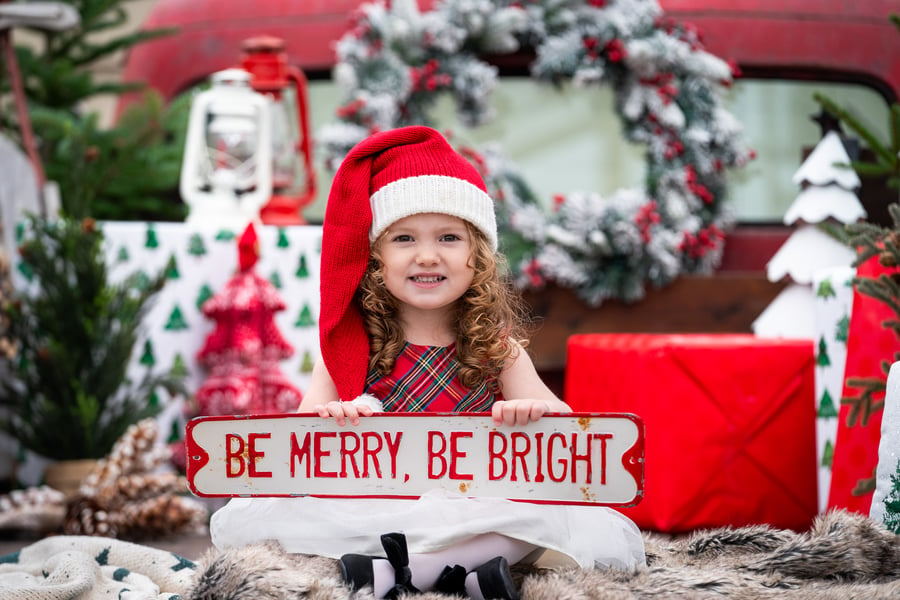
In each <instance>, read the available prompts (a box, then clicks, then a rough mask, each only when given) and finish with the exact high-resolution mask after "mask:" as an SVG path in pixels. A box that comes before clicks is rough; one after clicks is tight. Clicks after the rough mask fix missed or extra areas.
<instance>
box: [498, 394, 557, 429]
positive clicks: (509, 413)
mask: <svg viewBox="0 0 900 600" xmlns="http://www.w3.org/2000/svg"><path fill="white" fill-rule="evenodd" d="M548 412H550V404H549V403H547V402H546V401H545V400H504V401H501V402H495V403H494V405H493V406H492V407H491V417H492V418H493V419H494V423H495V424H497V425H500V424H503V425H510V426H512V425H527V424H528V423H529V422H530V421H537V420H538V419H540V418H541V417H543V416H544V415H545V414H547V413H548Z"/></svg>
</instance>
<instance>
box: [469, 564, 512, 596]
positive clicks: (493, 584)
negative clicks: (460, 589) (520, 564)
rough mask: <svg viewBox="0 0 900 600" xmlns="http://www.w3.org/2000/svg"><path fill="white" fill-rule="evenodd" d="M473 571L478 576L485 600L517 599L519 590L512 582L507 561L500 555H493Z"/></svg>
mask: <svg viewBox="0 0 900 600" xmlns="http://www.w3.org/2000/svg"><path fill="white" fill-rule="evenodd" d="M474 573H475V574H476V575H477V576H478V587H479V588H480V589H481V595H482V596H484V597H485V598H486V599H487V600H498V599H499V600H519V592H518V590H517V589H516V585H515V583H513V579H512V573H510V571H509V563H508V562H506V559H505V558H503V557H502V556H497V557H494V558H492V559H491V560H489V561H487V562H486V563H484V564H483V565H481V566H480V567H475V569H474Z"/></svg>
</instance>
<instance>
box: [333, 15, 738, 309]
mask: <svg viewBox="0 0 900 600" xmlns="http://www.w3.org/2000/svg"><path fill="white" fill-rule="evenodd" d="M523 48H533V49H534V50H535V51H536V59H535V60H534V61H533V62H532V64H531V73H532V76H533V77H534V78H536V79H537V80H540V81H547V82H551V83H554V84H560V85H561V84H564V83H565V82H571V84H572V85H574V86H588V85H596V84H601V83H602V84H610V85H612V86H613V88H614V97H615V111H616V113H617V114H618V115H619V117H620V118H621V120H622V122H623V130H624V134H625V137H626V139H628V140H629V141H632V142H639V143H643V144H646V146H647V151H646V155H647V174H646V188H645V189H643V190H633V189H625V190H619V191H616V192H614V193H612V194H611V195H609V196H606V197H604V196H601V195H600V194H598V193H594V192H589V193H586V192H570V193H566V194H559V195H557V196H556V197H555V198H554V199H553V202H552V207H551V208H547V207H545V203H542V202H540V201H539V200H538V199H537V198H536V197H535V194H534V193H533V192H532V191H531V189H530V188H529V186H528V185H527V183H526V181H525V179H524V178H523V177H522V175H521V174H520V173H519V172H518V171H517V169H516V167H515V165H513V164H512V163H511V161H510V160H508V159H506V158H505V157H504V156H503V155H502V152H501V151H500V150H499V149H498V148H497V147H496V146H493V147H487V148H484V149H481V150H480V151H475V150H473V149H460V151H461V152H464V153H467V154H468V155H469V157H470V158H471V159H472V160H473V162H475V163H476V164H477V165H478V166H479V167H480V169H481V170H482V173H483V175H484V177H485V180H486V182H487V185H488V187H489V190H490V191H491V193H492V195H493V197H494V198H495V200H496V202H497V216H498V221H499V225H500V232H501V250H502V251H503V252H504V253H505V254H506V255H507V257H508V259H509V263H510V268H511V270H512V274H513V276H514V279H515V281H516V282H517V284H518V285H519V286H520V287H521V288H539V287H541V286H542V285H544V284H545V283H546V282H554V283H555V284H557V285H560V286H563V287H570V288H573V289H574V290H575V291H576V292H577V293H578V295H579V296H580V297H581V298H582V299H583V300H584V301H585V302H587V303H588V304H590V305H593V306H597V305H599V304H601V303H602V302H603V301H604V300H605V299H607V298H615V299H619V300H623V301H626V302H633V301H637V300H639V299H641V298H643V297H644V294H645V289H646V286H647V285H648V284H650V285H652V286H654V287H662V286H664V285H666V284H668V283H670V282H671V281H672V280H674V279H675V278H676V277H678V276H679V275H680V274H682V273H709V272H711V271H712V270H713V269H714V268H715V267H716V266H718V264H719V262H720V260H721V254H722V246H723V238H724V231H725V230H726V229H727V227H728V226H729V225H730V224H731V216H730V215H729V212H728V210H727V208H726V206H725V203H724V196H725V191H726V180H725V175H726V171H727V169H729V168H732V167H736V166H742V165H743V164H744V163H746V162H747V161H748V160H749V159H751V158H752V157H753V153H752V151H750V150H749V149H747V148H746V147H745V146H744V145H743V143H742V137H741V131H742V128H741V126H740V124H739V123H738V121H737V120H736V119H735V118H734V117H733V116H732V115H731V114H730V113H729V112H728V111H727V110H725V109H724V108H722V106H721V101H720V99H721V95H722V92H723V89H724V88H725V87H727V86H729V85H730V84H731V81H732V76H733V74H734V69H733V68H732V67H731V66H729V65H728V64H727V63H726V62H724V61H723V60H721V59H719V58H717V57H715V56H713V55H711V54H710V53H708V52H706V51H705V50H704V49H703V46H702V44H701V41H700V36H699V34H698V32H697V31H696V30H695V29H694V28H692V27H690V26H686V25H681V24H678V23H675V22H673V21H672V20H671V19H668V18H666V17H665V16H664V15H663V11H662V10H661V8H660V7H659V5H658V4H657V2H656V0H443V1H440V0H438V2H437V3H436V5H435V6H434V8H433V10H431V11H427V12H420V11H419V9H418V7H417V5H416V1H415V0H392V1H391V2H390V4H389V5H388V4H385V2H384V1H383V0H380V1H375V2H371V3H366V4H363V5H361V6H360V7H359V8H358V9H357V11H356V12H355V14H354V17H353V26H352V28H351V29H350V30H349V31H348V32H347V33H346V34H345V35H344V36H343V37H342V38H341V39H340V40H339V41H338V43H337V59H338V62H337V65H336V67H335V71H334V76H335V80H336V82H337V84H338V85H339V87H340V88H341V89H342V91H343V92H344V100H343V104H342V105H341V107H340V108H339V109H338V115H337V116H338V122H337V123H333V124H330V125H328V126H326V127H324V128H323V129H322V130H321V131H320V132H319V136H318V142H319V143H320V144H321V145H322V147H324V149H325V153H326V156H327V159H328V161H329V162H330V164H331V165H332V166H334V165H336V164H337V162H338V161H339V160H340V159H341V158H342V157H343V156H344V155H346V153H347V152H348V151H349V150H350V148H352V146H353V145H354V144H356V143H357V142H359V141H360V140H362V139H363V138H364V137H365V136H367V135H369V134H371V133H373V132H375V131H380V130H385V129H392V128H395V127H400V126H404V125H410V124H426V125H431V124H433V118H432V117H431V116H430V115H429V111H430V110H431V109H432V108H433V106H434V104H435V102H436V100H437V98H438V96H439V95H440V94H449V95H450V96H452V98H453V99H454V100H455V103H456V108H457V114H458V116H459V118H460V120H461V121H462V122H463V123H464V124H466V125H468V126H473V127H474V126H478V125H480V124H483V123H485V122H486V121H487V120H489V119H490V118H491V117H492V108H491V105H490V95H491V91H492V90H493V89H494V87H495V85H496V81H497V69H496V68H495V67H493V66H491V65H490V64H488V63H486V62H485V61H483V60H482V59H481V58H480V57H481V56H484V55H488V54H494V55H497V54H509V53H514V52H517V51H519V50H520V49H523ZM546 204H551V203H546Z"/></svg>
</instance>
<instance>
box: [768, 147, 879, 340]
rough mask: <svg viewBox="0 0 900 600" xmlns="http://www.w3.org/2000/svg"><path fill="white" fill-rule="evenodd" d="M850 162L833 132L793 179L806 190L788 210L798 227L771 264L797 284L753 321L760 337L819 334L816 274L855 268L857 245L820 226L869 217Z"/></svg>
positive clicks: (787, 219)
mask: <svg viewBox="0 0 900 600" xmlns="http://www.w3.org/2000/svg"><path fill="white" fill-rule="evenodd" d="M849 164H850V157H849V156H848V155H847V151H846V150H845V149H844V144H843V143H842V142H841V139H840V136H839V135H838V133H837V132H836V131H829V132H828V133H826V134H825V136H824V137H823V138H822V139H821V140H820V141H819V143H818V144H817V145H816V147H815V148H814V149H813V151H812V152H811V153H810V155H809V156H808V157H807V159H806V160H805V161H804V162H803V164H802V165H801V166H800V169H798V170H797V172H796V173H795V174H794V177H793V179H792V181H793V182H794V184H796V185H799V186H802V190H801V192H800V194H799V195H798V196H797V198H796V199H795V200H794V202H793V203H792V204H791V206H790V207H789V208H788V210H787V212H786V213H785V216H784V224H785V225H797V229H796V231H795V232H794V233H793V234H792V235H791V236H790V237H789V238H788V239H787V241H786V242H785V243H784V245H783V246H781V247H780V248H779V249H778V251H777V252H776V253H775V255H774V256H773V257H772V259H771V260H770V261H769V263H768V264H767V265H766V274H767V277H768V279H769V281H773V282H775V281H781V280H782V279H784V278H785V277H789V278H790V280H791V283H790V284H789V285H788V286H787V287H786V288H785V289H784V290H783V291H782V292H781V293H780V294H779V295H778V296H776V298H775V300H773V301H772V303H771V304H770V305H769V306H767V307H766V309H765V310H764V311H763V312H762V314H761V315H760V316H759V317H758V318H757V319H756V320H755V321H754V322H753V331H754V333H756V334H757V335H759V336H763V337H800V338H813V337H815V335H816V329H815V323H814V318H813V316H814V314H815V309H814V303H815V292H814V290H813V287H812V282H813V276H814V274H815V273H816V272H818V271H821V270H822V269H826V268H828V267H839V266H847V267H849V266H850V265H851V264H853V261H854V260H855V259H856V252H855V251H854V250H853V249H852V248H850V247H849V246H847V245H846V244H844V243H842V242H840V241H838V240H837V239H835V238H834V237H832V236H831V235H829V234H827V233H826V232H824V231H822V229H821V228H820V227H819V225H820V224H822V223H827V222H829V221H831V222H838V223H841V224H847V223H853V222H856V221H857V220H859V219H861V218H864V217H865V216H866V211H865V210H864V209H863V207H862V204H860V202H859V199H858V198H857V196H856V191H855V190H856V189H857V188H859V186H860V180H859V176H858V175H857V174H856V172H855V171H854V170H853V169H851V168H849V167H848V165H849ZM841 165H843V166H841Z"/></svg>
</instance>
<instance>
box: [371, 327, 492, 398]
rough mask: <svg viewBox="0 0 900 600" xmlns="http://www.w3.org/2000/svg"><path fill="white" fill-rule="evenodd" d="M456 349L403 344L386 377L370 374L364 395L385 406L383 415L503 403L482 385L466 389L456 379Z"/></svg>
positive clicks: (483, 383) (453, 346)
mask: <svg viewBox="0 0 900 600" xmlns="http://www.w3.org/2000/svg"><path fill="white" fill-rule="evenodd" d="M458 372H459V361H458V360H457V359H456V346H455V345H454V344H451V345H450V346H417V345H415V344H410V343H408V342H407V343H406V345H404V346H403V350H402V351H401V352H400V355H399V356H398V357H397V360H396V362H395V363H394V370H393V371H392V372H391V373H390V374H389V375H385V376H380V375H378V374H377V373H369V377H368V379H367V380H366V390H365V391H366V393H367V394H372V395H373V396H375V397H376V398H378V399H379V400H381V402H382V404H383V405H384V410H385V412H486V411H489V410H490V409H491V405H492V404H493V403H494V402H495V401H497V400H502V399H503V397H502V396H501V395H500V392H494V391H492V390H491V388H490V387H489V386H488V385H487V383H485V382H482V383H481V384H480V385H478V387H475V388H467V387H466V386H464V385H463V384H462V383H461V382H460V381H459V377H458Z"/></svg>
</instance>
